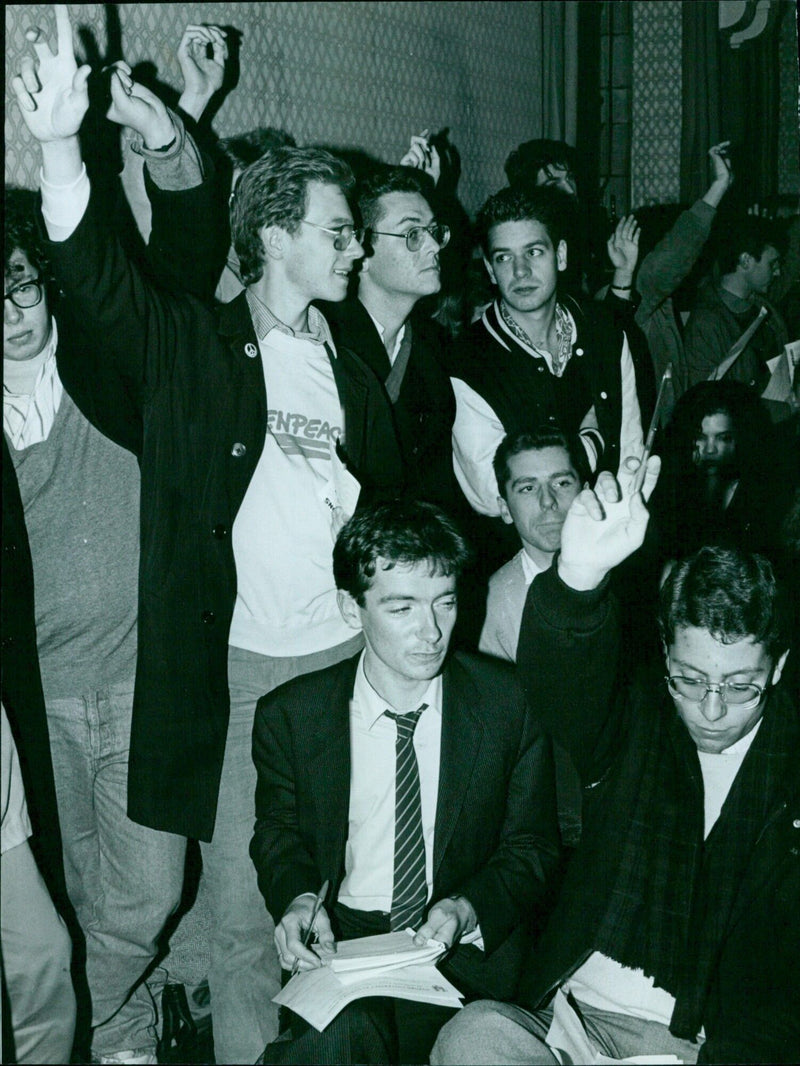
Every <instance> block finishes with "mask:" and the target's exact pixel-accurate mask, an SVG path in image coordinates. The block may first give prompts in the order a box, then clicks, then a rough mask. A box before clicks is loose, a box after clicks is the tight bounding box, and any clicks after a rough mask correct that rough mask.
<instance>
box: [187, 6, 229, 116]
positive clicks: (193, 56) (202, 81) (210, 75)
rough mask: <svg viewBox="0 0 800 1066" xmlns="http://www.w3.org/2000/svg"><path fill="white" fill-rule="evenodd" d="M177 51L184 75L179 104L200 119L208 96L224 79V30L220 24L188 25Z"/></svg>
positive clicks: (214, 91)
mask: <svg viewBox="0 0 800 1066" xmlns="http://www.w3.org/2000/svg"><path fill="white" fill-rule="evenodd" d="M209 52H210V54H209ZM177 54H178V63H179V64H180V68H181V74H182V75H183V92H182V93H181V97H180V100H179V101H178V107H180V108H181V109H182V110H183V111H185V112H186V114H187V115H191V117H192V118H193V119H194V120H195V122H199V121H200V119H201V117H202V115H203V112H204V111H205V109H206V107H207V106H208V103H209V101H210V100H211V97H212V96H213V95H214V93H216V92H218V91H219V90H220V89H221V88H222V83H223V81H224V80H225V64H226V62H227V60H228V45H227V42H226V40H225V31H224V30H223V29H221V28H220V27H219V26H194V25H189V26H187V27H186V29H185V30H184V31H183V35H182V37H181V42H180V44H179V45H178V53H177Z"/></svg>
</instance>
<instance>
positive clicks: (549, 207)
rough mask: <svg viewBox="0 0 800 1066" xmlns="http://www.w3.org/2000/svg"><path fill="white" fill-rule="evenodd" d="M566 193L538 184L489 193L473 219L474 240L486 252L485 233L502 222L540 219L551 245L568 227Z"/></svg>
mask: <svg viewBox="0 0 800 1066" xmlns="http://www.w3.org/2000/svg"><path fill="white" fill-rule="evenodd" d="M573 210H574V208H573V206H572V202H571V200H570V197H569V196H567V195H566V194H565V193H564V192H562V191H561V190H560V189H553V188H550V187H549V186H546V185H540V186H538V187H537V188H535V189H522V188H508V189H501V190H500V192H498V193H495V194H494V196H490V197H489V199H488V200H487V201H486V203H485V204H484V205H483V207H482V208H481V209H480V211H479V212H478V217H477V220H476V223H475V228H476V233H477V238H478V241H479V243H480V245H481V247H482V248H483V251H484V253H485V255H487V256H488V255H489V234H490V232H491V230H492V228H493V227H494V226H499V225H500V223H502V222H529V221H531V222H540V223H541V224H542V225H543V226H544V228H545V230H546V231H547V235H548V237H549V238H550V240H551V242H552V244H553V247H554V248H556V247H557V246H558V243H559V241H562V240H566V234H567V232H568V231H569V230H570V228H571V226H570V219H571V212H572V211H573Z"/></svg>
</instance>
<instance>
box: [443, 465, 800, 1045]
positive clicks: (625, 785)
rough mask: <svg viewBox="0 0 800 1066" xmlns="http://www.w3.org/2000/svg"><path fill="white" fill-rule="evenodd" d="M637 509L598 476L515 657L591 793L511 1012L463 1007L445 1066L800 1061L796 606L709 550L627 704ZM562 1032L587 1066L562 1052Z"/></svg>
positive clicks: (748, 565) (539, 585) (691, 568)
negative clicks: (611, 577)
mask: <svg viewBox="0 0 800 1066" xmlns="http://www.w3.org/2000/svg"><path fill="white" fill-rule="evenodd" d="M654 463H656V464H657V460H653V459H651V460H650V461H649V464H648V466H649V469H648V474H647V477H646V478H645V482H644V496H645V498H647V497H648V496H649V493H650V491H651V490H652V486H653V484H654V481H655V475H656V470H655V469H654V467H653V464H654ZM621 482H622V479H621ZM630 492H631V490H630V487H629V486H628V485H627V484H622V483H621V487H618V486H617V485H616V483H615V482H614V479H613V478H612V477H611V475H610V474H609V473H602V474H601V475H600V478H599V479H598V484H597V489H596V493H592V492H591V491H590V490H584V492H583V493H581V495H580V496H578V497H577V499H576V500H575V501H574V503H573V505H572V508H571V509H570V512H569V515H568V517H567V520H566V522H565V524H564V529H563V533H562V539H561V555H560V558H559V560H558V563H557V565H556V567H554V568H553V569H551V570H549V571H547V572H546V573H545V574H542V575H540V576H539V577H537V578H535V579H534V582H533V584H532V586H531V589H530V592H529V595H528V601H527V604H526V608H525V614H524V616H523V621H522V631H521V634H520V642H519V648H518V652H517V664H518V669H519V671H520V675H521V680H522V682H523V686H524V688H525V690H526V693H527V695H528V699H529V701H530V705H531V707H532V708H535V711H536V712H537V714H538V715H539V716H541V722H540V724H541V725H542V726H543V727H545V728H548V727H549V730H550V731H551V732H552V733H553V735H554V736H555V737H557V738H558V740H559V741H560V743H562V744H563V745H564V746H565V747H567V748H568V750H569V751H570V753H571V755H572V758H573V761H574V762H575V765H576V767H577V768H578V770H579V772H580V774H581V777H582V779H583V782H584V786H585V788H584V794H583V795H584V800H583V829H582V837H581V842H580V844H579V846H578V848H577V850H576V852H575V854H574V856H573V858H572V860H571V864H570V866H569V868H568V871H567V875H566V879H565V881H564V884H563V887H562V891H561V894H560V897H559V900H558V903H557V904H556V908H555V910H554V912H553V914H552V915H551V917H550V920H549V922H548V925H547V926H546V928H545V931H544V933H543V935H542V937H541V939H540V940H539V942H538V944H537V946H536V949H535V951H533V952H532V953H531V955H530V957H529V959H528V962H527V967H526V968H525V970H524V973H523V978H522V981H521V984H520V989H519V993H518V996H517V1004H518V1005H510V1004H492V1003H488V1002H484V1003H482V1004H475V1005H472V1006H468V1007H467V1008H466V1009H465V1010H464V1011H463V1012H462V1015H461V1016H460V1017H458V1018H456V1019H455V1020H454V1021H453V1022H451V1023H448V1026H447V1028H446V1029H445V1030H444V1031H443V1033H442V1035H441V1036H440V1038H439V1039H440V1042H439V1045H438V1046H437V1047H436V1048H434V1052H433V1054H432V1056H431V1062H432V1063H500V1062H502V1063H511V1062H525V1063H529V1064H540V1063H552V1062H560V1061H565V1060H564V1059H563V1057H562V1058H557V1057H556V1056H555V1055H554V1053H553V1051H552V1050H551V1049H553V1048H559V1049H560V1050H561V1051H564V1052H566V1053H567V1054H568V1055H569V1056H570V1058H569V1059H568V1060H567V1061H573V1062H587V1061H591V1057H592V1056H593V1055H594V1054H595V1053H597V1052H600V1053H602V1054H603V1055H606V1056H611V1057H612V1058H614V1059H626V1058H627V1057H628V1056H638V1055H652V1056H658V1057H659V1061H665V1059H664V1056H670V1055H674V1056H677V1058H676V1059H675V1060H674V1061H683V1062H709V1063H717V1062H754V1063H755V1062H759V1063H766V1062H793V1061H796V1059H797V1049H798V1047H800V1014H798V1011H797V947H798V944H799V943H800V921H799V920H798V910H797V900H798V898H800V863H798V847H799V846H800V765H799V763H798V759H799V757H800V725H799V724H798V717H797V702H796V696H797V692H796V685H795V686H792V685H791V683H789V684H787V683H786V681H784V682H783V683H781V677H782V674H783V672H784V669H785V666H786V659H787V655H788V653H789V639H790V638H789V628H788V616H787V611H786V608H787V606H788V604H787V603H786V602H785V600H784V599H783V595H782V592H781V590H780V589H779V587H778V585H777V584H776V580H775V576H774V574H773V571H772V568H771V565H770V564H769V562H767V560H766V559H764V558H763V557H761V556H759V555H754V554H750V553H747V552H742V551H739V550H737V549H727V548H720V547H705V548H701V549H700V550H699V551H698V552H697V553H696V554H694V555H692V556H690V557H689V558H687V559H684V560H682V561H680V562H679V563H678V564H677V565H676V566H675V567H674V569H673V570H672V572H671V573H670V575H669V577H668V579H667V581H666V582H665V584H664V586H663V588H662V590H661V593H660V602H659V612H658V620H659V627H660V631H661V637H662V641H663V646H664V655H665V670H664V671H663V675H664V676H662V677H658V676H654V677H651V678H650V679H647V678H639V679H637V683H636V684H635V685H633V686H630V685H623V686H619V684H618V681H617V676H618V675H617V663H618V660H619V657H620V651H621V650H622V649H621V648H620V644H619V639H618V627H617V624H616V612H615V608H614V604H613V603H612V602H611V601H610V597H609V595H608V591H607V588H608V581H607V575H608V573H609V572H610V570H611V569H612V568H613V567H614V566H617V565H619V564H620V563H621V562H623V561H624V559H625V558H627V556H628V555H630V554H631V552H632V551H633V550H635V549H636V547H637V546H638V545H639V544H641V541H642V539H643V536H644V531H645V527H646V525H647V511H646V509H645V506H644V504H643V502H642V498H641V496H639V495H638V494H636V495H631V494H630ZM630 651H631V649H630V648H626V649H625V652H626V654H628V655H629V654H630ZM554 993H555V995H554ZM554 1015H555V1018H556V1021H557V1022H558V1023H559V1027H560V1030H561V1031H560V1034H557V1033H556V1032H555V1031H550V1025H551V1022H552V1021H553V1018H554ZM570 1016H571V1018H572V1022H573V1023H574V1025H575V1026H576V1031H577V1032H578V1033H579V1034H580V1040H581V1044H580V1046H579V1047H578V1048H577V1049H576V1046H574V1045H573V1046H572V1047H571V1048H570V1046H569V1045H568V1044H566V1043H565V1041H564V1036H565V1030H564V1026H563V1024H562V1023H563V1022H564V1019H565V1018H567V1019H568V1018H569V1017H570ZM587 1042H588V1044H587ZM628 1061H631V1060H630V1059H628Z"/></svg>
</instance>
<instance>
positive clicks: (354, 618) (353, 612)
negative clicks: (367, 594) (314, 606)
mask: <svg viewBox="0 0 800 1066" xmlns="http://www.w3.org/2000/svg"><path fill="white" fill-rule="evenodd" d="M336 602H337V603H338V604H339V611H340V612H341V615H342V618H343V619H344V620H345V624H346V625H348V626H349V627H350V628H351V629H358V630H360V629H361V628H362V625H361V608H360V607H359V606H358V604H357V603H356V601H355V600H354V599H353V597H352V596H351V595H350V593H349V592H345V590H344V589H337V591H336Z"/></svg>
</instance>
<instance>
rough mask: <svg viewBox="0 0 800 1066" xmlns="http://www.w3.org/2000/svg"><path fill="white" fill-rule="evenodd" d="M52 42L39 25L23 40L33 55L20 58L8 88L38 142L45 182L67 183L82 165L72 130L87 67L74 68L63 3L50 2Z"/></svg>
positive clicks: (82, 103) (81, 112)
mask: <svg viewBox="0 0 800 1066" xmlns="http://www.w3.org/2000/svg"><path fill="white" fill-rule="evenodd" d="M53 10H54V12H55V19H56V34H57V44H56V49H57V50H56V52H55V53H54V52H53V51H52V50H51V48H50V46H49V45H48V44H47V42H46V41H45V40H44V33H43V31H42V30H41V29H39V27H31V28H30V29H28V30H27V31H26V33H25V38H26V40H28V41H29V42H30V43H31V45H32V46H33V51H34V53H35V56H36V60H34V58H33V56H30V55H26V56H23V58H22V61H21V63H20V71H19V74H17V75H16V76H15V77H13V78H12V79H11V89H12V92H13V93H14V95H15V97H16V99H17V103H18V104H19V108H20V111H21V112H22V117H23V119H24V120H25V125H26V126H27V127H28V129H29V130H30V131H31V133H32V134H33V136H34V137H35V138H36V140H37V141H38V142H39V144H40V145H41V150H42V172H43V175H44V179H45V181H49V182H52V183H53V184H55V185H69V184H70V183H71V182H74V181H75V180H76V179H77V178H78V177H79V176H80V173H81V171H82V169H83V160H82V158H81V149H80V144H79V142H78V130H79V129H80V128H81V124H82V122H83V119H84V116H85V114H86V112H87V111H88V109H89V92H88V89H87V82H88V80H89V75H90V74H91V67H89V66H82V67H80V68H79V67H78V65H77V63H76V61H75V49H74V47H73V44H72V25H71V23H70V20H69V11H68V9H67V5H66V4H54V5H53Z"/></svg>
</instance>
